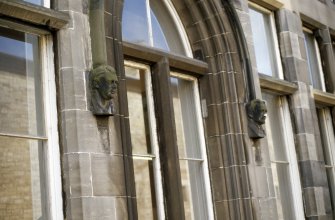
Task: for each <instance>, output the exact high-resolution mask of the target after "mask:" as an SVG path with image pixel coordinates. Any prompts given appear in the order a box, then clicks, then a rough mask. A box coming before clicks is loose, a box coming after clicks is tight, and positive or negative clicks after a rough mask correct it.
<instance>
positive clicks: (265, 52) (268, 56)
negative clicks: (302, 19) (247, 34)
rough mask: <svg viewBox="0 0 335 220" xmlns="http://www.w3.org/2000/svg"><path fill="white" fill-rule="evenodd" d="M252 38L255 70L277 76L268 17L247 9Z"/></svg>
mask: <svg viewBox="0 0 335 220" xmlns="http://www.w3.org/2000/svg"><path fill="white" fill-rule="evenodd" d="M249 15H250V21H251V29H252V37H253V42H254V48H255V54H256V63H257V70H258V72H259V73H262V74H266V75H269V76H277V77H278V73H277V70H276V68H275V65H276V63H275V62H276V61H275V56H274V53H275V51H274V45H273V41H272V33H271V23H270V16H269V15H267V14H265V13H261V12H259V11H257V10H255V9H252V8H249Z"/></svg>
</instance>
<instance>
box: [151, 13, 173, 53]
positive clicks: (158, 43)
mask: <svg viewBox="0 0 335 220" xmlns="http://www.w3.org/2000/svg"><path fill="white" fill-rule="evenodd" d="M150 13H151V24H152V36H153V41H154V42H153V46H154V47H157V48H160V49H163V50H167V51H169V50H170V49H169V46H168V44H167V42H166V39H165V36H164V33H163V30H162V28H161V26H160V24H159V23H158V20H157V18H156V16H155V14H154V13H153V11H152V10H150Z"/></svg>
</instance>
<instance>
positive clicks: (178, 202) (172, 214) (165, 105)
mask: <svg viewBox="0 0 335 220" xmlns="http://www.w3.org/2000/svg"><path fill="white" fill-rule="evenodd" d="M152 71H153V76H152V79H153V89H154V94H155V97H154V98H155V104H156V108H155V109H156V115H157V116H159V117H157V130H158V136H159V138H158V140H159V146H160V158H161V162H162V172H163V179H164V181H163V182H164V186H163V188H164V194H165V198H166V214H167V216H166V217H167V219H180V220H183V219H185V214H184V204H183V193H182V184H181V174H180V166H179V159H178V148H177V135H176V126H175V122H174V120H171V119H174V112H173V102H172V96H171V94H172V92H171V85H170V68H169V61H168V59H167V58H166V57H163V58H162V59H161V60H160V61H159V62H157V63H156V64H155V65H154V66H153V70H152Z"/></svg>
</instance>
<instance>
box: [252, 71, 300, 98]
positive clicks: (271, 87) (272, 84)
mask: <svg viewBox="0 0 335 220" xmlns="http://www.w3.org/2000/svg"><path fill="white" fill-rule="evenodd" d="M258 75H259V83H260V85H261V88H262V89H264V90H268V91H271V92H273V93H276V94H278V95H290V94H293V93H294V92H295V91H297V90H298V86H297V85H296V84H294V83H291V82H288V81H285V80H282V79H277V78H274V77H271V76H267V75H264V74H258Z"/></svg>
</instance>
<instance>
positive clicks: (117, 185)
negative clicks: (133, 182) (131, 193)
mask: <svg viewBox="0 0 335 220" xmlns="http://www.w3.org/2000/svg"><path fill="white" fill-rule="evenodd" d="M91 163H92V165H91V166H92V182H93V195H94V196H126V189H125V177H124V167H123V157H121V156H112V155H105V154H92V156H91Z"/></svg>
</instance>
